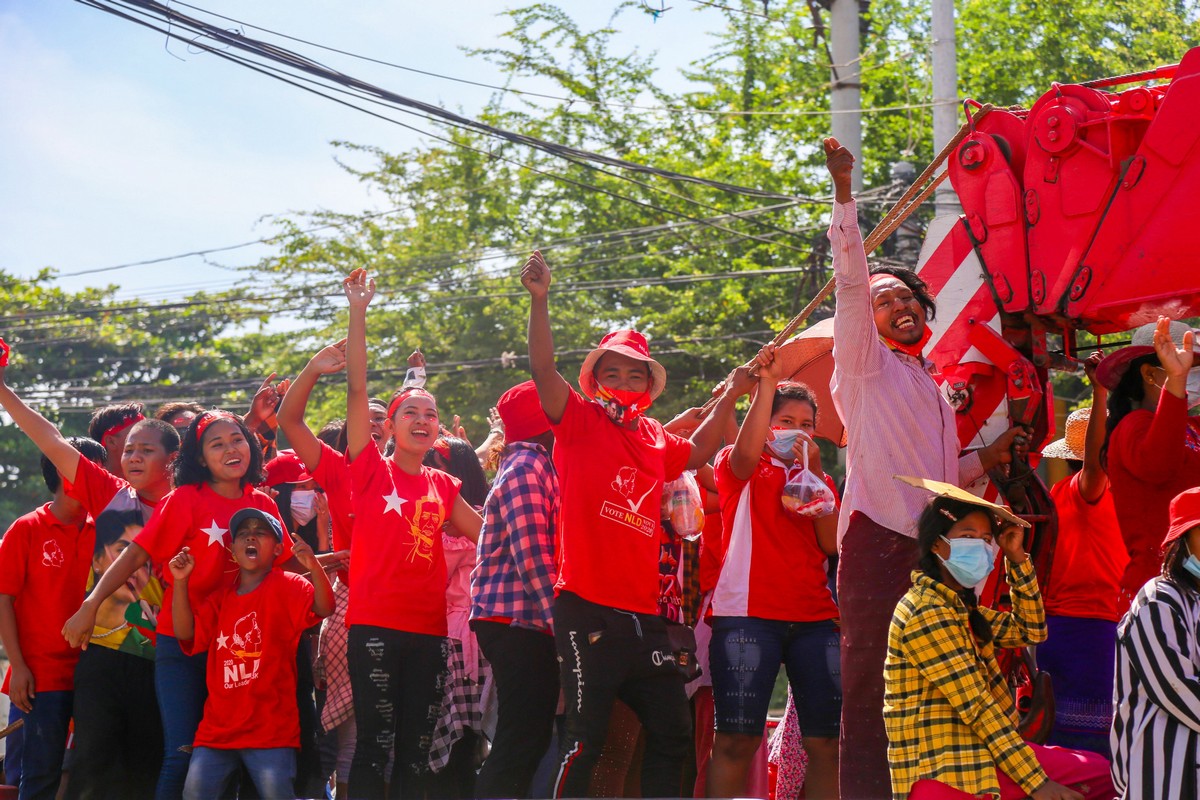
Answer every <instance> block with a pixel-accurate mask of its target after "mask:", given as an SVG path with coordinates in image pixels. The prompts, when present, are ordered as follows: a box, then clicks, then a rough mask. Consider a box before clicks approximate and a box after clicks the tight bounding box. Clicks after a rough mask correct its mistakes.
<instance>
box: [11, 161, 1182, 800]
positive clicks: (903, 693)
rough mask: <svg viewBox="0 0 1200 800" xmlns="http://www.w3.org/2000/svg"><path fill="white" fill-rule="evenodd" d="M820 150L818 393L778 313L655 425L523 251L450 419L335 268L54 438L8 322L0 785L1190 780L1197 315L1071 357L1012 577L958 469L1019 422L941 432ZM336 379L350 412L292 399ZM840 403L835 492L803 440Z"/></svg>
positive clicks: (305, 792) (632, 350) (204, 790)
mask: <svg viewBox="0 0 1200 800" xmlns="http://www.w3.org/2000/svg"><path fill="white" fill-rule="evenodd" d="M825 151H826V156H827V163H828V168H829V171H830V173H831V176H832V178H833V182H834V189H835V203H834V209H833V220H832V223H831V226H830V231H829V238H830V240H831V243H832V247H833V255H834V273H835V278H836V311H835V315H834V357H835V367H834V374H833V380H832V383H831V385H830V387H829V388H830V389H831V392H832V401H833V405H834V406H835V408H834V409H830V408H823V407H822V406H823V405H824V403H823V402H822V401H821V400H820V399H819V398H820V396H821V393H819V392H816V391H814V390H813V388H812V387H809V386H806V385H804V384H802V383H796V382H793V381H791V380H790V377H791V376H790V374H789V373H788V368H787V367H786V366H785V364H784V363H783V359H781V358H779V357H777V352H776V348H775V347H774V345H767V346H765V347H763V348H762V349H761V350H760V351H759V352H758V354H757V355H756V357H755V358H754V359H753V361H752V363H751V364H750V365H747V366H746V367H740V368H738V369H736V370H734V371H733V372H732V373H731V374H730V375H729V376H728V377H727V378H726V379H725V380H724V381H722V382H721V383H720V384H719V385H718V386H716V387H715V388H714V390H713V397H712V398H711V399H708V402H707V403H706V404H705V405H704V407H703V408H701V407H697V408H692V409H689V410H688V411H686V412H684V413H683V414H681V415H679V416H678V417H676V418H675V419H673V420H671V421H669V422H668V423H666V424H664V423H661V422H659V421H657V420H655V419H654V418H653V417H652V416H650V415H649V414H648V412H649V410H650V409H651V408H652V406H653V404H654V402H655V400H656V399H657V398H658V397H659V395H660V394H661V393H662V392H663V391H664V390H665V389H666V388H667V374H666V371H665V369H664V368H663V366H662V365H661V364H660V363H659V362H658V361H656V360H655V359H654V357H653V356H652V354H651V352H650V348H649V345H648V342H647V340H646V338H645V337H644V336H643V335H642V334H640V333H638V332H637V331H634V330H618V331H614V332H612V333H610V334H608V335H607V336H605V337H604V338H603V339H602V340H601V341H600V343H599V345H598V346H597V347H596V348H595V349H593V350H592V351H591V352H590V353H589V354H588V355H587V357H586V358H585V360H584V362H583V365H582V367H581V369H580V372H579V375H578V388H576V387H575V386H572V384H571V383H570V382H569V381H568V380H567V379H566V377H564V376H563V375H562V374H561V373H560V372H559V371H558V368H557V364H556V359H555V349H554V339H553V333H552V330H553V326H552V322H551V312H550V298H551V295H552V291H551V286H552V270H551V267H550V266H549V265H548V264H547V263H546V261H545V259H544V258H543V257H542V255H541V253H540V252H534V253H533V254H532V255H531V256H530V258H529V259H528V261H527V262H526V263H525V264H524V266H523V268H522V271H521V283H522V285H523V286H524V287H525V289H526V290H527V291H528V294H529V297H530V314H529V330H528V345H529V360H530V369H531V376H532V378H531V380H527V381H524V382H521V383H518V384H516V385H514V386H512V387H511V388H510V389H508V390H507V391H506V392H504V393H503V394H502V395H501V396H500V397H499V398H498V399H496V401H495V409H494V413H493V415H492V417H491V422H492V430H491V432H490V433H489V436H488V438H487V440H486V441H485V442H483V443H482V444H481V445H480V446H479V447H478V448H475V447H473V446H472V445H471V444H470V443H469V442H468V441H467V439H466V434H465V431H463V430H462V429H461V428H460V427H459V426H458V422H457V419H455V420H454V422H453V423H452V424H449V425H447V424H446V419H447V418H446V416H444V415H443V414H441V413H440V411H439V408H438V403H437V399H436V398H435V397H434V396H433V395H432V394H431V393H430V392H429V391H427V390H426V389H425V388H424V386H425V380H426V375H425V372H424V362H423V359H422V357H421V356H420V354H419V353H414V356H413V357H412V358H410V362H409V364H410V369H409V371H408V374H407V375H406V378H405V382H404V385H403V386H402V387H401V388H400V390H398V391H397V392H396V393H395V394H394V395H392V396H391V397H390V398H389V399H387V400H382V399H377V398H372V397H371V396H370V395H369V392H368V387H367V372H368V363H369V360H370V359H369V354H368V348H367V322H368V317H369V308H370V306H371V302H372V299H373V296H374V291H375V289H374V281H373V280H372V278H371V277H370V276H369V275H368V274H367V272H366V270H362V269H359V270H355V271H354V272H353V273H351V274H350V275H349V276H348V277H347V278H346V279H345V280H344V282H343V289H344V292H345V296H346V299H347V302H348V305H349V317H348V319H349V322H348V328H347V331H346V338H344V339H343V340H341V341H339V342H336V343H333V344H330V345H328V346H326V347H324V348H322V349H321V350H320V351H319V352H317V353H316V354H314V355H313V356H312V358H311V359H310V360H309V362H308V363H307V365H306V366H305V367H304V369H303V370H302V371H301V372H300V373H299V374H298V375H297V376H296V377H295V378H294V380H291V381H287V380H285V381H282V382H280V383H273V380H274V376H272V377H271V378H268V379H267V381H265V382H264V384H263V386H262V387H261V388H260V390H259V392H258V393H257V394H256V395H255V397H254V400H253V402H252V404H251V408H250V409H249V411H248V412H247V413H246V414H244V415H239V414H236V413H233V412H231V411H226V410H220V409H206V408H203V407H201V406H199V405H196V404H192V403H169V404H166V405H164V406H162V407H161V408H159V409H158V410H157V411H156V412H154V413H153V414H152V415H150V416H147V414H146V410H145V409H144V408H143V406H142V405H141V404H139V403H127V404H117V405H109V406H105V407H103V408H100V409H98V410H97V411H96V412H95V413H94V414H93V416H92V419H91V422H90V425H89V436H88V437H71V438H68V437H65V436H64V435H63V434H62V433H60V431H59V430H58V429H57V427H55V426H54V425H53V424H52V423H51V422H49V421H48V420H47V419H45V418H44V417H42V416H41V415H40V414H39V413H38V412H37V411H35V410H34V409H32V408H30V407H29V406H28V405H26V404H25V403H24V402H23V401H22V400H21V399H20V397H19V396H18V394H17V393H16V392H14V391H13V389H12V388H10V386H9V383H8V380H7V378H8V376H7V375H6V372H7V369H6V367H7V361H8V359H7V356H8V350H7V347H6V346H5V345H4V344H3V342H0V407H2V408H3V410H4V411H5V413H6V414H7V415H8V416H9V417H10V418H11V419H12V421H13V423H14V424H15V425H16V426H18V427H19V428H20V429H21V430H22V431H23V432H24V433H25V434H26V435H27V436H28V437H29V438H30V439H31V440H32V441H33V442H34V443H35V444H36V446H37V447H38V448H39V449H40V450H41V452H42V468H43V475H44V478H45V483H46V487H47V490H48V492H49V493H50V494H51V495H52V499H51V500H50V501H49V502H48V503H46V504H45V505H44V506H42V507H40V508H37V509H34V510H33V511H31V512H30V513H29V514H27V515H25V516H23V517H21V518H20V519H19V520H17V522H16V523H14V524H13V525H12V527H11V528H10V529H9V530H8V532H7V533H6V534H5V536H4V537H3V539H2V540H0V639H2V640H3V644H4V647H5V651H6V653H7V657H8V660H9V663H10V666H9V670H8V673H7V675H6V676H5V679H4V685H3V691H4V692H5V693H7V694H8V696H9V698H10V700H11V713H10V721H11V722H14V723H15V722H17V721H21V723H22V726H21V727H20V728H19V729H16V730H14V731H13V732H11V733H10V734H9V735H8V738H7V740H6V745H7V753H6V757H5V760H4V774H5V778H6V779H7V782H8V783H9V784H11V785H14V786H17V787H18V791H19V797H20V798H21V800H43V799H45V800H49V799H50V798H55V797H57V796H59V795H60V794H62V793H64V792H65V796H66V797H70V798H122V799H124V798H149V797H156V798H161V799H163V800H166V799H168V798H178V797H185V798H189V800H193V799H195V800H202V799H205V798H223V797H235V796H240V797H262V798H283V797H288V798H295V797H324V796H336V797H339V798H340V797H351V798H384V797H397V798H440V797H446V798H467V797H478V798H516V797H538V796H553V797H585V796H628V795H634V796H643V797H690V796H710V797H736V796H764V797H765V796H766V794H765V793H764V792H765V791H768V790H767V788H766V787H765V786H764V783H765V781H764V777H765V776H766V775H768V774H769V775H771V776H772V778H771V788H770V789H769V791H770V792H772V793H773V794H772V796H773V797H777V798H781V800H782V798H796V797H800V796H803V797H806V798H810V799H811V800H823V799H824V798H838V797H841V798H847V799H848V800H859V799H860V798H862V799H868V798H869V799H874V798H889V797H890V798H894V799H895V800H904V799H905V798H910V797H911V798H939V797H946V798H960V797H983V796H991V797H1000V798H1004V800H1009V798H1021V797H1032V798H1035V800H1079V798H1085V797H1086V798H1112V797H1118V796H1119V797H1122V798H1148V797H1163V798H1167V797H1171V798H1196V797H1200V642H1198V641H1197V639H1198V637H1200V488H1197V487H1200V423H1198V422H1197V421H1196V420H1197V418H1194V417H1190V416H1189V415H1188V410H1189V408H1190V407H1191V406H1192V405H1194V404H1195V403H1196V402H1200V391H1197V387H1198V386H1200V385H1190V384H1191V383H1192V382H1191V381H1190V379H1189V376H1190V375H1191V374H1192V373H1191V370H1192V365H1193V348H1194V342H1193V335H1192V333H1191V331H1190V330H1189V329H1188V328H1187V327H1186V326H1184V325H1183V324H1181V323H1178V322H1171V321H1169V320H1167V319H1165V318H1163V319H1160V320H1159V321H1158V322H1157V323H1152V324H1150V325H1146V326H1143V327H1141V328H1138V329H1137V330H1136V331H1135V332H1134V333H1133V340H1132V343H1131V344H1130V345H1129V346H1128V347H1124V348H1121V349H1119V350H1117V351H1115V352H1113V353H1110V354H1108V355H1101V354H1100V353H1097V354H1094V355H1093V356H1092V357H1091V358H1090V359H1088V361H1087V363H1086V369H1087V374H1088V377H1089V378H1090V380H1091V385H1092V391H1093V403H1092V405H1091V408H1090V409H1084V410H1082V411H1077V412H1075V413H1073V414H1072V415H1071V417H1070V418H1069V419H1068V421H1067V425H1066V430H1065V434H1066V435H1065V436H1064V438H1062V439H1060V440H1058V441H1055V442H1053V443H1051V444H1049V445H1048V446H1047V447H1046V448H1044V449H1043V450H1042V451H1041V455H1042V456H1043V457H1046V458H1057V459H1064V460H1065V461H1066V462H1067V464H1068V465H1069V471H1070V473H1071V474H1070V476H1069V477H1067V478H1065V479H1063V480H1061V481H1059V482H1058V483H1057V484H1056V485H1055V486H1054V489H1053V494H1052V498H1053V501H1054V503H1055V506H1056V509H1057V517H1058V526H1059V527H1058V536H1057V542H1056V547H1055V556H1054V559H1053V562H1052V566H1051V568H1050V570H1049V571H1050V574H1049V575H1043V576H1038V575H1036V574H1035V571H1034V567H1033V562H1032V560H1031V559H1030V558H1029V556H1028V555H1027V553H1026V547H1027V546H1028V541H1027V535H1026V529H1027V528H1028V527H1029V523H1028V522H1027V521H1025V520H1024V519H1022V518H1021V517H1020V516H1017V515H1015V514H1014V513H1012V512H1011V511H1010V510H1009V509H1007V508H1005V507H1004V506H1001V505H996V504H993V503H990V502H988V501H986V500H983V499H981V498H980V497H979V496H977V495H976V494H973V493H971V492H970V491H967V489H969V488H971V487H972V486H973V485H975V484H977V483H979V482H980V481H981V479H982V478H984V476H985V475H987V474H988V473H989V472H992V473H995V472H996V471H997V470H1003V469H1004V468H1005V466H1006V465H1008V464H1010V463H1012V462H1013V461H1014V460H1022V459H1024V458H1025V457H1026V456H1027V455H1028V450H1029V435H1030V432H1029V431H1028V430H1026V429H1025V428H1024V427H1022V426H1014V427H1012V428H1011V429H1010V430H1008V431H1006V432H1005V433H1003V434H1002V435H1001V436H999V437H997V438H996V439H995V441H993V442H992V443H991V444H989V445H987V446H985V447H982V448H980V449H976V450H971V451H968V452H962V449H961V447H960V444H959V441H958V436H957V426H956V424H955V416H954V411H953V410H952V409H951V407H950V405H949V404H948V402H947V401H946V400H945V398H944V396H943V394H942V392H941V390H940V389H939V387H938V385H937V383H936V382H935V381H934V379H933V377H932V375H931V365H930V363H929V362H928V361H927V360H926V359H925V357H924V347H925V344H926V343H927V342H928V340H929V337H930V333H929V330H930V329H929V327H928V322H929V320H931V319H933V317H934V314H935V312H936V300H935V298H934V297H932V296H931V294H930V292H929V291H928V289H927V287H926V286H925V284H924V283H923V282H922V281H921V279H920V278H919V277H918V276H917V275H916V274H915V273H914V272H912V271H910V270H906V269H902V268H897V267H886V266H883V267H880V266H877V267H872V266H871V265H869V264H868V261H867V258H866V255H865V253H864V251H863V245H862V238H861V235H860V232H859V228H858V216H857V210H856V207H855V202H854V198H853V196H852V194H851V192H850V174H851V169H852V166H853V161H854V158H853V155H852V154H850V153H849V152H848V151H847V150H846V149H845V148H844V147H841V146H840V145H839V144H838V143H837V142H836V141H835V140H832V139H830V140H826V142H825ZM341 372H344V373H345V383H346V398H347V399H346V413H345V417H344V418H343V419H337V420H332V421H328V422H326V423H325V424H324V425H322V426H321V427H320V428H319V429H316V430H314V429H313V428H310V427H309V425H308V423H307V422H306V406H307V404H308V400H309V397H310V395H311V393H312V391H313V389H314V388H315V387H316V385H317V384H318V382H319V381H320V380H321V379H322V378H323V377H324V376H329V375H335V374H337V373H341ZM746 395H750V396H751V397H750V399H749V401H748V405H747V409H746V411H745V414H744V417H743V418H742V420H741V421H740V423H739V422H738V420H737V415H736V413H735V407H736V405H737V404H738V402H739V399H740V398H742V397H743V396H746ZM830 413H837V414H838V415H839V416H840V418H841V420H842V421H843V422H844V424H845V426H846V430H847V439H848V450H847V454H846V455H847V458H846V460H847V472H846V479H845V482H844V485H843V486H842V487H841V491H840V493H839V491H838V487H837V486H836V485H835V483H834V481H833V480H832V478H831V477H830V476H829V475H827V474H826V473H825V471H824V470H823V468H822V462H821V451H820V448H819V447H818V446H817V444H816V442H815V438H814V437H815V435H816V430H817V421H818V419H819V416H820V415H821V414H830ZM280 434H282V437H283V438H285V439H286V444H287V445H288V447H287V448H284V449H278V448H277V446H276V445H277V440H278V439H279V435H280ZM489 475H490V480H489ZM839 495H840V496H839ZM997 567H999V569H997ZM989 581H991V582H992V583H995V582H996V581H1003V584H1004V586H1005V587H1006V590H1005V591H1006V594H1007V597H1008V598H1009V604H1008V605H1007V606H1006V607H1005V609H1004V610H999V609H993V608H988V607H986V606H985V605H983V604H981V603H980V596H981V594H980V592H981V590H982V589H983V587H984V586H985V585H988V583H989ZM1012 648H1036V654H1037V659H1038V661H1039V663H1040V666H1041V669H1043V670H1045V671H1046V672H1048V673H1049V674H1050V675H1051V678H1052V682H1053V687H1054V694H1055V699H1056V714H1055V718H1054V726H1053V729H1052V730H1051V731H1050V734H1049V744H1047V745H1045V746H1042V745H1035V744H1031V743H1029V742H1027V741H1026V740H1025V738H1024V737H1023V735H1022V731H1021V730H1020V728H1019V726H1018V714H1017V708H1016V705H1015V703H1014V698H1013V690H1012V689H1013V687H1012V686H1011V685H1010V681H1009V676H1008V674H1007V673H1006V672H1005V671H1004V670H1003V669H1001V667H1000V662H999V659H998V656H999V655H1000V654H1001V652H1002V651H1004V650H1005V649H1012ZM781 667H783V668H784V669H785V670H786V675H787V683H788V689H789V691H788V699H787V712H786V716H785V719H784V721H783V722H782V724H781V725H780V726H779V728H778V730H777V731H776V733H775V735H774V736H772V737H771V742H770V747H767V744H766V742H765V741H764V731H765V730H766V728H767V722H768V720H767V716H768V709H769V706H770V704H771V699H772V694H773V691H774V688H775V684H776V680H777V678H778V676H779V672H780V668H781ZM768 751H769V760H770V763H771V769H770V770H769V771H768V769H767V768H766V766H765V761H766V760H767V759H768ZM64 776H65V777H64Z"/></svg>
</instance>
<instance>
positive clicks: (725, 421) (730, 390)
mask: <svg viewBox="0 0 1200 800" xmlns="http://www.w3.org/2000/svg"><path fill="white" fill-rule="evenodd" d="M757 382H758V381H757V379H756V378H755V377H754V376H753V375H751V374H750V370H749V369H748V368H747V367H738V368H737V369H735V370H734V371H733V372H731V373H729V377H728V378H726V379H725V382H724V383H722V384H721V386H720V388H719V391H720V395H719V398H718V400H717V404H716V405H715V406H713V409H712V411H711V412H710V413H709V415H708V417H707V418H706V419H705V420H704V421H703V422H701V423H700V427H699V428H696V432H695V433H693V434H692V436H691V440H692V455H691V457H690V458H689V459H688V463H687V467H686V469H699V468H700V467H702V466H704V465H705V464H707V463H708V461H709V459H710V458H712V457H713V456H714V455H716V452H717V450H719V449H720V448H721V442H723V441H724V440H725V431H726V429H727V428H728V426H729V423H730V421H731V420H732V419H733V410H734V407H735V406H736V405H737V399H738V398H739V397H741V396H742V395H744V394H746V393H747V392H749V391H750V388H751V387H752V386H754V384H755V383H757Z"/></svg>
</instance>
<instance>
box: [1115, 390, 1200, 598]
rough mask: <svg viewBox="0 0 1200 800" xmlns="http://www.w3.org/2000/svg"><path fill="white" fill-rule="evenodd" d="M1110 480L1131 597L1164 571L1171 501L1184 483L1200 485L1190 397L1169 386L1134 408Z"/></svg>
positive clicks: (1122, 425) (1118, 439)
mask: <svg viewBox="0 0 1200 800" xmlns="http://www.w3.org/2000/svg"><path fill="white" fill-rule="evenodd" d="M1107 469H1108V480H1109V488H1110V491H1111V492H1112V497H1113V505H1114V507H1115V508H1116V511H1117V521H1118V522H1119V523H1120V526H1121V535H1122V537H1123V538H1124V540H1125V550H1126V552H1127V553H1128V554H1129V557H1130V561H1129V564H1128V565H1127V566H1126V567H1125V574H1124V575H1123V576H1122V578H1121V587H1122V589H1123V590H1124V591H1123V595H1124V596H1125V598H1126V600H1125V603H1124V604H1123V605H1124V608H1128V600H1129V599H1132V597H1133V596H1134V595H1135V594H1137V591H1138V589H1140V588H1142V585H1143V584H1145V583H1146V581H1148V580H1150V579H1151V578H1153V577H1155V576H1156V575H1158V574H1159V573H1160V572H1162V541H1163V538H1164V537H1165V536H1166V535H1167V528H1169V527H1170V506H1171V500H1172V499H1173V498H1174V497H1175V495H1177V494H1179V493H1180V492H1182V491H1183V490H1184V489H1191V488H1192V487H1194V486H1200V418H1197V417H1189V416H1188V414H1187V402H1186V401H1185V400H1183V399H1181V398H1178V397H1176V396H1175V395H1173V394H1171V393H1170V392H1163V393H1162V394H1161V395H1160V396H1159V399H1158V408H1157V410H1156V411H1154V412H1153V413H1152V412H1150V411H1143V410H1141V409H1138V410H1137V411H1132V412H1130V413H1129V414H1128V415H1127V416H1126V417H1125V418H1124V419H1122V420H1121V421H1120V422H1119V423H1118V424H1117V427H1116V429H1114V430H1113V432H1112V435H1111V436H1110V437H1109V442H1108V465H1107Z"/></svg>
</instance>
